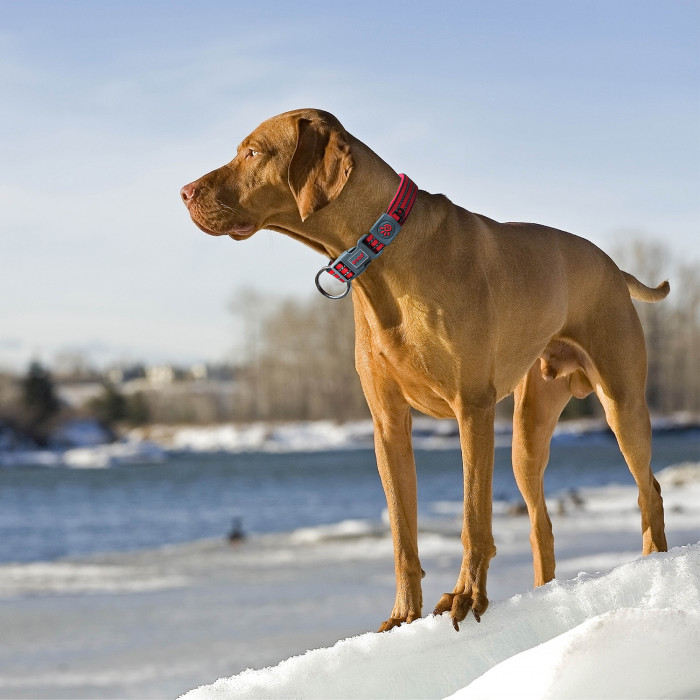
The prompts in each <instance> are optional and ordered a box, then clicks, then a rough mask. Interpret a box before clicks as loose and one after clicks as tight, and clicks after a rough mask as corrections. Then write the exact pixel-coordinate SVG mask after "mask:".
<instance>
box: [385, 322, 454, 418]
mask: <svg viewBox="0 0 700 700" xmlns="http://www.w3.org/2000/svg"><path fill="white" fill-rule="evenodd" d="M372 358H373V363H372V364H373V371H375V372H379V373H381V374H383V375H385V376H390V377H392V378H393V379H394V380H395V381H396V383H397V384H398V385H399V387H400V388H401V391H402V393H403V395H404V396H405V398H406V400H407V401H408V403H409V404H411V406H413V407H414V408H416V409H417V410H419V411H421V412H423V413H426V414H428V415H432V416H435V417H437V418H446V417H451V416H452V415H453V411H452V409H451V408H450V406H449V404H448V400H449V398H450V397H453V396H454V395H455V388H456V385H457V383H458V381H457V374H458V363H457V362H456V358H455V357H454V354H453V351H452V346H451V344H450V343H449V341H448V339H447V338H445V337H444V336H443V334H442V333H441V332H440V329H438V328H435V327H432V328H431V327H429V326H427V325H426V324H415V323H414V324H411V323H404V324H401V326H398V327H396V328H392V329H388V330H383V331H380V332H377V333H376V334H375V335H374V337H373V338H372Z"/></svg>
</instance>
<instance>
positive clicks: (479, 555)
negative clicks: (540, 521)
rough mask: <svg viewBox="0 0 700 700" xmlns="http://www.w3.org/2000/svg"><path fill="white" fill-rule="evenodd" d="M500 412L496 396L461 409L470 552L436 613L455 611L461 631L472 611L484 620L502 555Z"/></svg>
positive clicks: (465, 538)
mask: <svg viewBox="0 0 700 700" xmlns="http://www.w3.org/2000/svg"><path fill="white" fill-rule="evenodd" d="M494 410H495V400H491V398H490V397H489V398H486V399H484V401H482V402H479V403H478V404H474V403H472V404H469V405H462V406H458V407H456V410H455V413H456V415H457V418H458V422H459V435H460V444H461V447H462V460H463V466H464V519H463V522H462V545H463V547H464V551H463V554H462V568H461V570H460V574H459V578H458V579H457V585H456V586H455V588H454V591H453V592H452V593H445V594H444V595H443V596H442V598H440V600H439V602H438V604H437V606H436V608H435V612H434V614H435V615H441V614H442V613H444V612H450V616H451V617H452V624H453V625H454V628H455V629H456V630H459V623H460V622H461V621H462V620H464V618H465V617H466V616H467V614H468V613H469V611H471V612H472V613H473V614H474V617H475V618H476V620H477V622H479V620H480V619H481V615H482V614H483V613H484V611H485V610H486V608H487V607H488V604H489V601H488V598H487V597H486V574H487V572H488V568H489V563H490V561H491V559H492V558H493V557H494V556H495V554H496V547H495V545H494V541H493V534H492V530H491V515H492V482H493V459H494V428H493V426H494Z"/></svg>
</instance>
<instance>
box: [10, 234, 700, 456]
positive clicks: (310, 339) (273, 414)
mask: <svg viewBox="0 0 700 700" xmlns="http://www.w3.org/2000/svg"><path fill="white" fill-rule="evenodd" d="M613 258H614V259H615V261H616V262H617V263H618V264H619V265H620V267H622V268H623V269H625V270H627V271H628V272H630V273H632V274H634V275H635V276H637V277H638V278H639V279H640V280H641V281H643V282H644V283H646V284H649V285H656V284H658V283H659V282H661V281H662V280H664V279H669V280H670V282H671V294H670V295H669V297H668V298H667V299H665V300H664V301H662V302H659V303H657V304H644V303H641V302H635V305H636V307H637V309H638V313H639V316H640V319H641V322H642V325H643V327H644V331H645V336H646V341H647V352H648V366H649V376H648V381H647V399H648V402H649V407H650V409H651V411H652V413H656V414H662V415H665V414H670V413H675V412H679V411H687V412H690V413H694V414H700V264H698V263H697V262H692V263H687V262H677V261H675V260H674V259H673V258H672V256H671V255H670V253H669V252H668V250H667V249H666V248H664V246H663V245H661V244H659V243H650V242H645V241H642V240H640V239H635V238H633V239H631V240H630V241H629V242H627V243H626V244H625V245H624V246H621V247H619V248H618V249H617V250H616V251H614V252H613ZM230 311H231V313H232V314H234V315H235V316H236V317H237V319H238V321H239V324H238V325H239V334H238V347H237V349H236V352H235V354H234V357H233V358H232V362H231V365H232V367H231V371H230V374H229V377H228V381H226V382H222V381H218V382H217V381H211V382H201V381H200V382H197V381H192V380H190V381H189V382H188V381H184V380H183V381H176V382H174V383H172V384H170V385H164V386H153V387H150V388H149V387H147V386H146V387H145V388H144V385H143V384H141V385H139V388H138V390H132V389H129V383H128V382H127V383H122V384H115V383H114V382H110V381H107V380H103V389H102V393H101V394H100V395H99V396H97V397H94V398H93V399H92V400H91V401H90V402H89V403H88V404H87V405H86V406H84V407H82V409H81V410H80V411H79V412H78V413H79V414H81V415H88V416H92V417H95V418H96V419H97V420H99V421H100V422H101V423H103V424H104V425H122V426H128V425H144V424H148V423H211V422H226V421H257V420H267V421H276V420H317V419H329V420H337V421H345V420H350V419H356V418H365V417H368V415H369V412H368V409H367V405H366V403H365V399H364V396H363V394H362V390H361V388H360V382H359V378H358V376H357V373H356V372H355V366H354V321H353V312H352V303H351V301H350V299H349V298H347V299H345V300H342V301H339V302H332V301H328V300H326V299H324V298H322V297H321V296H320V295H315V296H314V297H312V298H310V299H305V300H284V301H280V300H276V299H274V298H272V297H266V296H264V295H261V294H259V293H255V292H252V291H242V292H240V293H238V294H236V296H235V298H234V299H233V300H232V301H231V303H230ZM601 313H604V309H603V310H601ZM516 341H517V339H514V342H516ZM497 410H498V417H499V418H501V419H507V418H509V416H510V414H511V412H512V399H506V400H504V401H502V402H501V403H500V404H499V405H498V409H497ZM66 415H73V416H74V415H75V410H71V411H67V410H66V407H65V406H61V403H60V401H59V399H58V397H57V393H56V390H55V387H54V385H53V380H52V377H51V374H50V372H49V371H48V370H47V369H46V368H44V367H42V366H41V365H39V364H38V363H32V365H31V366H30V367H29V370H28V372H27V374H26V375H25V376H24V377H22V378H21V379H19V381H14V382H10V381H9V380H8V378H7V377H6V376H5V377H0V428H1V427H2V422H3V421H4V422H5V424H10V425H12V426H14V427H15V428H17V429H19V430H20V432H22V433H24V434H26V435H29V436H30V437H31V438H32V439H33V440H34V441H36V442H39V443H40V444H41V443H45V442H46V441H47V439H48V437H49V434H50V433H51V430H52V429H53V428H54V427H55V425H56V423H57V421H60V419H61V417H62V416H63V417H65V416H66ZM601 415H602V410H601V408H600V404H599V403H598V401H597V399H596V398H595V396H593V395H591V396H589V397H587V398H586V399H583V400H577V399H572V401H570V402H569V405H568V406H567V408H566V409H565V413H564V418H575V417H581V416H601Z"/></svg>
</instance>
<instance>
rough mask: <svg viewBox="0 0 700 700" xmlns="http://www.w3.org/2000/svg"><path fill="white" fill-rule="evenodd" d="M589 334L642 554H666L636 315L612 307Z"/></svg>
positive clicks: (590, 371)
mask: <svg viewBox="0 0 700 700" xmlns="http://www.w3.org/2000/svg"><path fill="white" fill-rule="evenodd" d="M606 326H607V328H608V332H607V333H606V332H605V327H606ZM601 327H602V330H601ZM611 328H612V329H614V333H615V335H614V339H615V340H614V343H613V342H611V341H610V329H611ZM589 331H590V332H589V334H588V341H587V343H588V347H587V348H585V350H586V352H587V353H588V357H589V358H590V360H591V363H592V366H589V367H587V369H586V374H587V376H588V380H589V381H590V383H591V385H592V386H593V387H594V389H595V392H596V395H597V396H598V398H599V400H600V402H601V404H602V405H603V409H604V410H605V417H606V419H607V421H608V425H609V426H610V428H611V429H612V431H613V433H614V434H615V437H616V438H617V442H618V444H619V446H620V450H621V451H622V454H623V456H624V458H625V461H626V462H627V466H628V467H629V470H630V472H631V473H632V476H633V477H634V480H635V481H636V482H637V487H638V488H639V501H638V502H639V508H640V510H641V515H642V538H643V539H642V545H643V546H642V554H649V553H650V552H665V551H666V549H667V544H666V536H665V534H664V508H663V501H662V499H661V490H660V487H659V484H658V482H657V481H656V479H655V478H654V474H653V473H652V471H651V422H650V420H649V409H648V408H647V403H646V398H645V395H644V392H645V387H646V377H647V356H646V349H645V345H644V334H643V332H642V327H641V324H640V323H639V317H638V316H637V313H636V311H635V309H634V307H633V306H632V303H631V302H628V303H626V304H625V305H624V306H617V307H612V308H611V309H610V311H609V315H608V317H607V318H606V323H605V324H601V323H600V322H598V323H594V324H592V326H591V328H590V329H589Z"/></svg>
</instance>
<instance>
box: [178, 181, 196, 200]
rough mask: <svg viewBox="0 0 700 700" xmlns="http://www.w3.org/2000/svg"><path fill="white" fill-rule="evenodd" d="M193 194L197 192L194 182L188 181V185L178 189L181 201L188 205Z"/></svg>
mask: <svg viewBox="0 0 700 700" xmlns="http://www.w3.org/2000/svg"><path fill="white" fill-rule="evenodd" d="M195 194H197V187H196V186H195V183H194V182H190V184H189V185H185V186H184V187H183V188H182V189H181V190H180V196H181V197H182V201H183V202H184V203H185V204H186V205H188V206H189V204H190V202H191V201H192V200H193V199H194V196H195Z"/></svg>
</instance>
